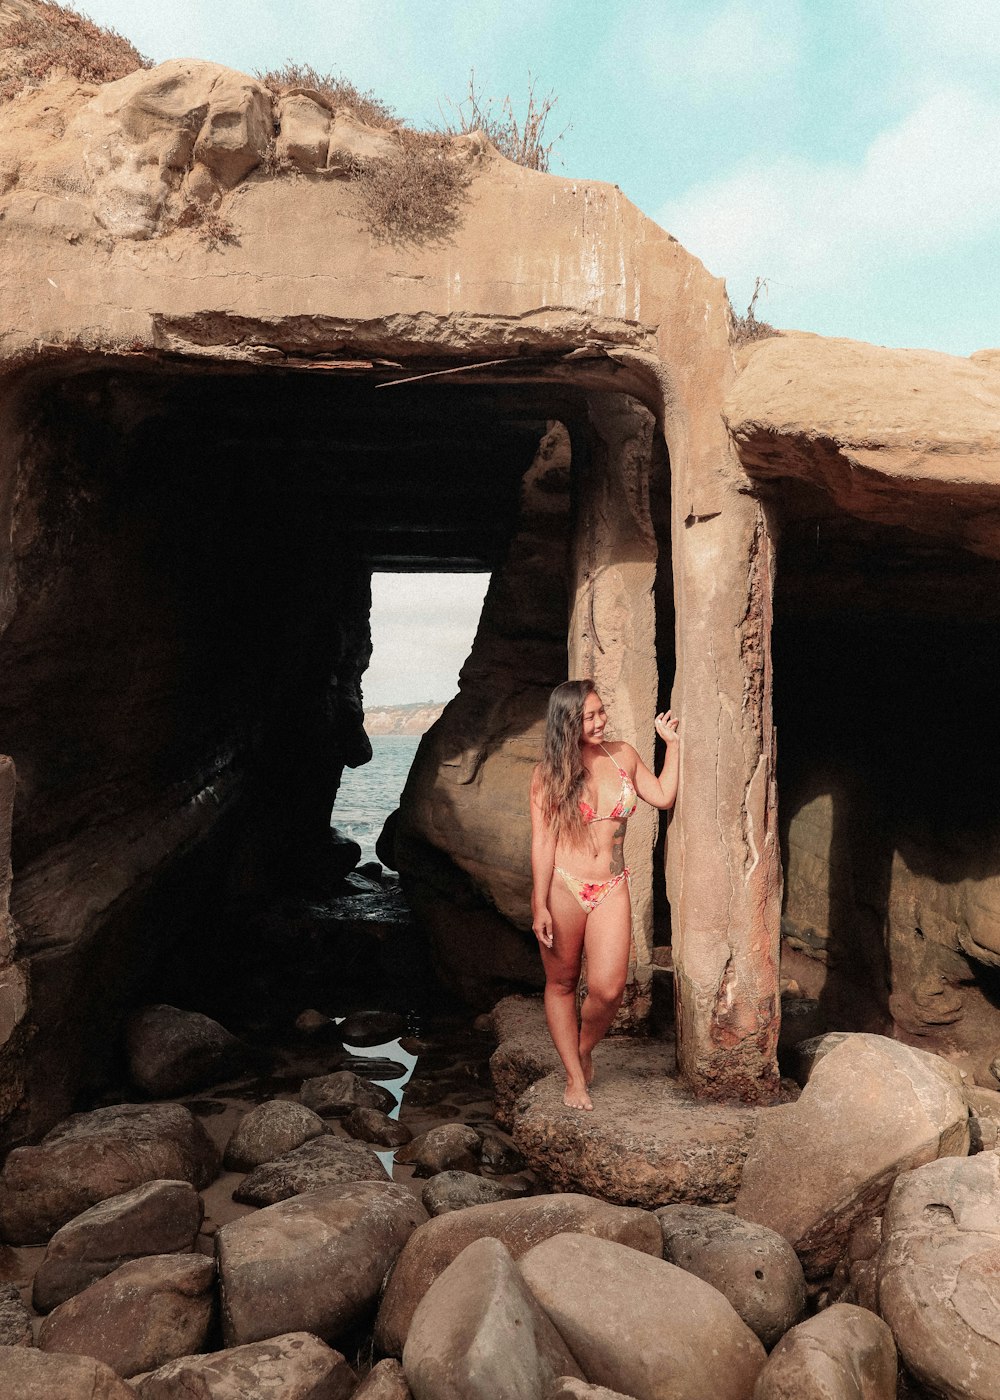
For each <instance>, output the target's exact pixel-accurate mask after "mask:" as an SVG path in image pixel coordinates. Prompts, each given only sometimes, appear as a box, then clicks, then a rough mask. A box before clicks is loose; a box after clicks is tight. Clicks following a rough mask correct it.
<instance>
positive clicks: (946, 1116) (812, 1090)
mask: <svg viewBox="0 0 1000 1400" xmlns="http://www.w3.org/2000/svg"><path fill="white" fill-rule="evenodd" d="M968 1118H969V1114H968V1109H967V1107H966V1104H965V1098H964V1095H963V1093H962V1081H961V1077H960V1076H959V1073H958V1071H957V1070H956V1069H954V1068H953V1067H952V1066H951V1065H949V1064H947V1063H946V1062H945V1061H943V1060H940V1059H938V1058H937V1057H936V1056H934V1055H929V1054H927V1053H926V1052H924V1051H921V1050H911V1049H910V1048H909V1047H908V1046H905V1045H900V1044H898V1043H897V1042H896V1041H892V1040H888V1039H886V1038H885V1037H884V1036H874V1035H853V1036H849V1037H848V1038H847V1039H845V1040H844V1041H843V1042H842V1043H841V1044H840V1045H838V1046H836V1047H835V1048H834V1049H833V1050H831V1051H830V1052H829V1054H827V1055H824V1056H823V1057H822V1059H820V1060H818V1061H817V1062H816V1064H815V1066H814V1068H813V1071H812V1074H811V1075H810V1077H809V1080H808V1083H807V1084H806V1087H805V1088H804V1089H803V1091H802V1096H801V1098H800V1099H799V1100H798V1101H797V1102H796V1103H794V1104H787V1105H782V1106H780V1107H778V1108H774V1109H770V1110H769V1111H768V1112H767V1113H765V1114H762V1115H761V1118H760V1120H759V1126H758V1129H757V1133H756V1135H755V1137H754V1139H753V1142H752V1143H751V1145H750V1150H749V1153H748V1155H747V1160H746V1166H745V1168H744V1171H743V1179H742V1183H741V1185H740V1190H739V1194H738V1195H737V1197H736V1211H737V1214H739V1215H741V1216H743V1217H744V1218H745V1219H747V1220H756V1221H757V1222H758V1223H759V1224H761V1225H766V1226H768V1228H769V1229H772V1230H776V1231H777V1232H778V1234H780V1235H784V1237H785V1239H787V1240H788V1241H789V1243H790V1244H791V1245H792V1246H793V1247H794V1249H795V1252H796V1253H797V1254H798V1256H799V1258H800V1259H801V1260H802V1265H803V1268H804V1269H805V1272H806V1277H807V1278H817V1277H821V1276H822V1275H823V1274H826V1273H830V1272H832V1270H833V1268H834V1266H835V1265H836V1263H837V1261H838V1259H839V1258H840V1256H841V1254H842V1252H843V1249H844V1246H845V1244H846V1242H847V1238H848V1235H849V1234H850V1231H851V1229H852V1228H853V1227H854V1226H855V1225H856V1224H857V1223H859V1222H860V1221H862V1220H864V1219H865V1218H867V1217H870V1216H872V1215H877V1214H878V1213H879V1212H880V1211H881V1209H882V1206H883V1205H884V1203H885V1200H886V1198H887V1196H888V1194H889V1191H890V1189H891V1187H892V1184H893V1182H894V1181H895V1179H896V1177H897V1176H898V1175H899V1173H900V1172H903V1171H906V1170H907V1169H908V1168H910V1167H914V1166H919V1165H920V1164H921V1163H924V1162H928V1161H932V1160H933V1159H934V1158H936V1157H949V1156H964V1154H965V1153H966V1152H967V1151H968V1148H969V1126H968ZM779 1169H780V1171H781V1186H780V1189H776V1184H775V1172H776V1171H777V1170H779Z"/></svg>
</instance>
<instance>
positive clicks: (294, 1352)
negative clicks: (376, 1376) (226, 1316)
mask: <svg viewBox="0 0 1000 1400" xmlns="http://www.w3.org/2000/svg"><path fill="white" fill-rule="evenodd" d="M357 1383H358V1378H357V1376H356V1375H355V1373H354V1371H353V1369H352V1368H351V1366H350V1365H348V1363H347V1361H346V1360H345V1358H344V1357H343V1356H342V1355H341V1354H340V1352H339V1351H334V1350H333V1348H332V1347H328V1346H327V1345H326V1343H325V1342H321V1341H320V1340H319V1338H318V1337H314V1336H312V1335H311V1333H309V1332H287V1333H285V1334H284V1335H283V1336H281V1337H271V1338H269V1340H267V1341H265V1342H250V1343H249V1344H248V1345H247V1346H242V1347H230V1348H229V1349H228V1350H227V1351H216V1352H212V1353H211V1354H210V1355H208V1356H182V1357H179V1358H178V1360H176V1361H168V1362H167V1364H166V1365H165V1366H160V1367H159V1368H158V1369H157V1370H155V1371H151V1372H150V1373H149V1374H148V1375H145V1376H142V1377H140V1378H138V1379H137V1380H133V1382H132V1384H133V1386H134V1387H135V1393H136V1394H137V1395H138V1396H139V1397H140V1400H349V1397H351V1396H353V1395H354V1394H355V1393H356V1391H355V1388H356V1386H357Z"/></svg>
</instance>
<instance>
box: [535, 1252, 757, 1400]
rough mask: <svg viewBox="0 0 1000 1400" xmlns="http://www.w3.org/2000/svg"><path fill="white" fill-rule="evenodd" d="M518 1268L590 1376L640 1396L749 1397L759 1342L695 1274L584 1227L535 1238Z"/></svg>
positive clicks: (668, 1399)
mask: <svg viewBox="0 0 1000 1400" xmlns="http://www.w3.org/2000/svg"><path fill="white" fill-rule="evenodd" d="M520 1269H521V1273H522V1275H523V1276H524V1281H525V1283H526V1284H527V1285H528V1287H529V1288H530V1289H531V1291H532V1293H533V1294H534V1295H535V1297H536V1299H537V1300H538V1302H539V1303H540V1304H541V1306H542V1307H543V1308H544V1309H545V1311H546V1312H547V1313H548V1315H549V1317H550V1318H551V1319H552V1321H553V1322H554V1323H555V1325H556V1327H557V1328H558V1330H559V1333H560V1335H561V1336H562V1338H563V1340H564V1341H565V1343H566V1345H567V1346H568V1347H569V1348H570V1350H571V1351H572V1353H573V1355H574V1356H575V1357H576V1359H577V1361H578V1362H579V1364H580V1365H581V1366H582V1367H583V1370H584V1372H585V1374H586V1376H587V1379H588V1380H591V1381H594V1382H596V1383H597V1384H599V1385H606V1386H610V1387H612V1388H614V1389H618V1390H624V1391H625V1392H626V1393H627V1394H629V1395H634V1396H636V1397H637V1400H704V1397H705V1396H711V1397H713V1400H750V1396H751V1394H752V1393H753V1386H754V1380H755V1379H756V1376H757V1373H758V1371H759V1370H760V1369H761V1367H762V1366H763V1364H764V1360H765V1353H764V1348H763V1347H762V1346H761V1344H760V1341H759V1340H758V1339H757V1337H755V1336H754V1334H753V1332H751V1330H750V1328H749V1327H747V1325H746V1323H745V1322H743V1320H742V1319H741V1318H740V1317H739V1316H738V1315H737V1313H736V1312H735V1310H734V1309H733V1308H732V1306H731V1305H730V1304H729V1303H728V1302H727V1300H726V1299H725V1298H724V1297H723V1296H722V1294H721V1293H719V1292H718V1291H717V1290H716V1289H714V1288H712V1287H711V1286H710V1285H709V1284H707V1283H704V1282H703V1281H702V1280H701V1279H700V1278H696V1277H695V1275H694V1274H689V1273H686V1272H685V1271H684V1270H683V1269H678V1268H676V1267H675V1266H674V1265H673V1264H668V1263H666V1261H665V1260H663V1259H656V1258H653V1257H651V1256H650V1255H648V1254H642V1253H640V1252H639V1251H638V1250H633V1249H627V1248H625V1247H624V1246H623V1245H620V1244H615V1243H614V1242H613V1241H610V1240H602V1239H595V1238H593V1237H588V1236H585V1235H557V1236H555V1237H554V1238H552V1239H549V1240H546V1241H544V1243H542V1244H539V1245H536V1246H535V1248H534V1249H532V1250H530V1251H529V1252H528V1253H527V1254H525V1255H524V1256H523V1257H522V1259H521V1260H520ZM670 1317H673V1318H684V1319H685V1326H684V1327H683V1328H681V1327H665V1326H664V1325H663V1320H664V1318H670Z"/></svg>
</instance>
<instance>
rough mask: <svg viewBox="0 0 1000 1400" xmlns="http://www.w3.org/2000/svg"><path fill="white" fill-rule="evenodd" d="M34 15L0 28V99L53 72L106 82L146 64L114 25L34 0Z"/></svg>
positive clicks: (43, 0) (48, 0)
mask: <svg viewBox="0 0 1000 1400" xmlns="http://www.w3.org/2000/svg"><path fill="white" fill-rule="evenodd" d="M33 9H34V13H33V14H32V15H30V16H27V17H25V18H24V19H20V20H16V21H15V22H14V23H13V24H12V25H9V26H8V27H7V28H6V29H4V30H2V31H0V46H2V48H3V49H4V50H6V51H7V52H6V53H5V54H4V60H5V61H4V64H3V72H2V75H0V102H3V101H7V100H9V99H10V98H11V97H14V96H16V94H17V93H19V92H22V91H23V90H24V89H25V88H29V87H38V86H39V84H41V83H43V82H44V81H45V79H46V78H47V77H48V76H49V75H50V74H51V73H53V72H56V71H59V70H61V71H64V72H66V73H68V74H69V75H70V76H71V77H73V78H77V79H78V80H79V81H80V82H83V83H111V82H114V81H115V80H116V79H118V78H125V77H127V76H128V74H129V73H134V72H135V71H136V69H137V68H149V67H151V66H152V65H151V62H150V60H149V59H148V58H145V57H144V56H143V55H142V54H141V53H139V51H138V50H137V49H136V48H134V47H133V46H132V45H131V44H130V43H129V41H128V40H127V39H125V38H123V37H122V35H121V34H119V33H118V32H117V31H116V30H114V29H103V28H102V27H101V26H100V25H97V24H94V22H93V21H92V20H90V19H88V18H87V17H86V15H82V14H77V13H75V12H74V11H73V10H70V9H67V8H66V6H65V5H56V4H54V3H52V2H51V0H36V2H35V5H34V7H33Z"/></svg>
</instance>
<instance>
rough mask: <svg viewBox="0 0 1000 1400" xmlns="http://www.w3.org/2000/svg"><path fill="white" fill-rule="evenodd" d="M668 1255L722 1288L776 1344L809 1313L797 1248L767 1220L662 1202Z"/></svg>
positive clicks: (756, 1329)
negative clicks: (759, 1221)
mask: <svg viewBox="0 0 1000 1400" xmlns="http://www.w3.org/2000/svg"><path fill="white" fill-rule="evenodd" d="M654 1213H655V1215H656V1217H657V1219H658V1220H659V1222H660V1229H661V1230H662V1231H663V1257H664V1259H666V1260H667V1261H668V1262H669V1263H671V1264H676V1265H677V1267H678V1268H680V1269H686V1270H687V1271H688V1273H691V1274H697V1276H698V1278H701V1279H704V1280H705V1282H706V1283H710V1284H711V1285H712V1287H713V1288H717V1289H718V1290H719V1292H720V1293H721V1294H723V1296H724V1297H726V1298H728V1299H729V1301H730V1303H732V1305H733V1307H734V1308H735V1309H736V1311H737V1312H738V1313H739V1315H740V1317H742V1319H743V1321H744V1322H745V1323H746V1325H747V1326H748V1327H749V1328H750V1329H751V1331H753V1332H756V1334H757V1336H758V1337H759V1338H760V1340H761V1341H762V1342H763V1343H764V1346H765V1347H767V1348H768V1349H770V1348H771V1347H773V1346H774V1344H775V1342H777V1341H778V1339H779V1338H780V1337H783V1336H784V1334H785V1333H786V1332H787V1331H788V1329H789V1327H793V1326H794V1325H795V1323H796V1322H798V1321H799V1320H800V1319H801V1318H802V1317H804V1315H805V1310H806V1281H805V1276H804V1275H803V1273H802V1265H801V1264H800V1263H799V1261H798V1256H797V1255H796V1253H795V1250H794V1249H793V1248H792V1246H791V1245H790V1244H789V1243H788V1241H787V1240H786V1239H784V1238H783V1237H782V1236H781V1235H778V1234H775V1232H774V1231H773V1230H768V1229H767V1227H766V1226H764V1225H756V1224H754V1223H753V1221H749V1220H741V1219H740V1218H739V1216H736V1215H729V1214H728V1213H727V1212H726V1211H723V1210H713V1209H712V1208H711V1207H710V1206H688V1205H676V1206H661V1207H660V1209H659V1210H657V1211H656V1212H654Z"/></svg>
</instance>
